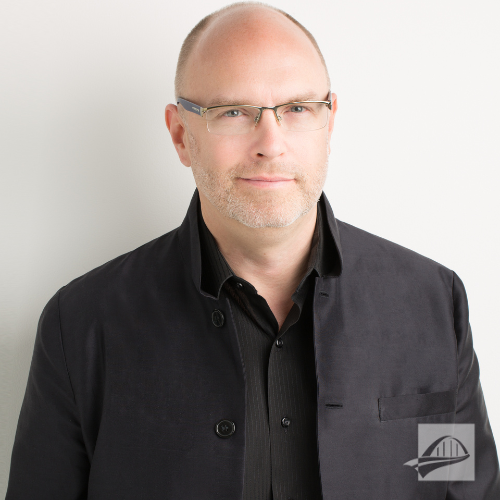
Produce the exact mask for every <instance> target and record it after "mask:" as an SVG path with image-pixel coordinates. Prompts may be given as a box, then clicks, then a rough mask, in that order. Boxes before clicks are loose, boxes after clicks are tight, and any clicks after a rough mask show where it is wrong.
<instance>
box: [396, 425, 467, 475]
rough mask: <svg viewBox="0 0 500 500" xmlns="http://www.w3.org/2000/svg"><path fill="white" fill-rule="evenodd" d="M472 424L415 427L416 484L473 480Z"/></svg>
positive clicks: (414, 463)
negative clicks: (416, 444)
mask: <svg viewBox="0 0 500 500" xmlns="http://www.w3.org/2000/svg"><path fill="white" fill-rule="evenodd" d="M474 450H475V443H474V424H418V457H417V458H415V459H413V460H410V461H409V462H406V463H405V464H404V465H406V466H408V467H413V468H414V469H415V470H416V471H417V474H418V480H419V481H474V471H475V467H474Z"/></svg>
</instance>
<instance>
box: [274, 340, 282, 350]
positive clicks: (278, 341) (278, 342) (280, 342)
mask: <svg viewBox="0 0 500 500" xmlns="http://www.w3.org/2000/svg"><path fill="white" fill-rule="evenodd" d="M276 347H280V348H281V347H283V340H282V339H278V340H277V341H276Z"/></svg>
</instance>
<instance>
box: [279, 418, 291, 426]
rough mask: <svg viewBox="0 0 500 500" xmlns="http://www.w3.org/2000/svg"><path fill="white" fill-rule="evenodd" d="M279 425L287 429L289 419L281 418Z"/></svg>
mask: <svg viewBox="0 0 500 500" xmlns="http://www.w3.org/2000/svg"><path fill="white" fill-rule="evenodd" d="M281 425H282V426H283V427H288V426H289V425H290V419H289V418H288V417H283V418H282V419H281Z"/></svg>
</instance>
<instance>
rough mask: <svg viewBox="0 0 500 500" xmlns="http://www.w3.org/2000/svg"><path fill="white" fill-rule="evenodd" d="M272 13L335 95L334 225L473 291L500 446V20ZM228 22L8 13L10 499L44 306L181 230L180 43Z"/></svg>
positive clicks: (2, 377) (32, 6)
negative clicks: (312, 53)
mask: <svg viewBox="0 0 500 500" xmlns="http://www.w3.org/2000/svg"><path fill="white" fill-rule="evenodd" d="M271 3H272V4H273V5H276V6H277V7H281V8H284V9H285V10H287V11H288V12H289V13H290V14H292V15H293V16H295V17H296V18H297V19H298V20H299V21H301V22H302V23H303V24H304V25H305V26H306V27H307V28H308V29H309V30H310V31H312V33H313V34H314V35H315V36H316V38H317V40H318V43H319V45H320V47H321V48H322V51H323V53H324V56H325V59H326V61H327V64H328V67H329V71H330V75H331V79H332V91H333V92H335V93H336V94H337V96H338V111H337V115H336V121H335V129H334V132H333V139H332V154H331V157H330V171H329V177H328V180H327V184H326V186H325V192H326V194H327V196H328V198H329V200H330V203H331V204H332V207H333V210H334V213H335V215H336V217H337V218H339V219H340V220H342V221H345V222H349V223H350V224H353V225H355V226H357V227H360V228H362V229H364V230H367V231H369V232H372V233H374V234H377V235H379V236H382V237H384V238H387V239H389V240H392V241H394V242H396V243H399V244H401V245H403V246H405V247H408V248H411V249H412V250H415V251H417V252H419V253H421V254H423V255H425V256H427V257H430V258H431V259H434V260H436V261H438V262H440V263H442V264H444V265H445V266H447V267H449V268H450V269H453V270H454V271H455V272H456V273H457V274H458V275H459V276H460V278H461V279H462V280H463V282H464V284H465V287H466V290H467V294H468V297H469V307H470V321H471V325H472V331H473V338H474V347H475V350H476V353H477V356H478V358H479V363H480V368H481V383H482V387H483V391H484V394H485V399H486V404H487V409H488V413H489V417H490V422H491V425H492V428H493V432H494V435H495V437H496V441H497V443H498V444H499V447H500V398H499V397H498V396H499V389H498V381H499V380H500V363H499V357H498V356H499V350H500V341H499V326H498V318H497V314H498V311H499V309H500V291H499V290H500V289H499V281H500V259H499V253H500V236H499V217H500V202H499V196H498V190H499V186H500V175H499V168H500V147H499V137H500V97H499V96H500V70H499V61H500V30H499V29H498V22H499V15H500V5H499V3H498V1H497V0H489V1H486V0H479V1H478V0H476V1H474V2H473V1H471V0H467V1H464V0H454V1H451V0H446V1H445V0H418V1H417V0H412V1H408V0H377V1H376V2H373V1H371V0H349V1H346V0H343V1H341V0H338V1H334V2H326V1H319V0H309V1H307V2H303V1H302V2H299V1H293V0H286V1H285V0H274V1H271ZM223 5H225V3H223V2H222V1H215V0H203V1H201V0H198V1H194V0H187V1H184V2H175V3H174V2H168V1H165V0H163V1H158V0H141V1H139V0H120V1H118V0H99V1H97V0H87V1H85V2H83V1H75V0H44V1H43V2H40V1H36V0H15V1H14V0H7V1H6V0H3V1H2V3H1V4H0V47H2V49H1V54H0V127H1V129H0V143H1V147H0V168H1V180H0V203H1V212H0V213H1V217H2V225H1V233H0V234H1V237H2V242H1V243H2V244H1V245H0V252H1V261H0V262H1V275H0V309H1V310H0V370H1V373H0V384H1V386H0V419H1V420H0V443H1V450H0V496H2V498H3V495H2V494H4V493H5V489H6V483H7V477H8V471H9V465H10V454H11V450H12V444H13V439H14V433H15V429H16V425H17V419H18V415H19V410H20V407H21V403H22V398H23V395H24V390H25V386H26V380H27V375H28V370H29V365H30V361H31V355H32V350H33V342H34V338H35V332H36V325H37V322H38V318H39V316H40V314H41V311H42V309H43V306H44V305H45V304H46V303H47V301H48V300H49V298H50V297H51V296H52V295H53V294H54V293H55V292H56V291H57V290H58V289H59V288H60V287H61V286H63V285H65V284H66V283H68V282H69V281H70V280H72V279H74V278H76V277H77V276H80V275H81V274H83V273H85V272H87V271H89V270H91V269H93V268H94V267H96V266H98V265H100V264H102V263H104V262H106V261H108V260H110V259H112V258H114V257H116V256H118V255H120V254H123V253H125V252H128V251H130V250H132V249H134V248H136V247H138V246H139V245H141V244H143V243H145V242H147V241H149V240H151V239H154V238H156V237H157V236H160V235H161V234H163V233H166V232H168V231H170V230H171V229H173V228H175V227H176V226H178V225H179V224H180V223H181V222H182V219H183V217H184V215H185V212H186V209H187V207H188V204H189V201H190V199H191V196H192V193H193V190H194V188H195V184H194V181H193V178H192V174H191V171H190V169H188V168H186V167H184V166H182V165H181V163H180V162H179V160H178V158H177V156H176V153H175V150H174V148H173V146H172V144H171V142H170V137H169V135H168V131H167V129H166V127H165V123H164V118H163V116H164V108H165V105H166V104H168V103H169V102H172V101H173V99H174V93H173V79H174V72H175V65H176V61H177V55H178V52H179V49H180V46H181V43H182V41H183V39H184V37H185V36H186V35H187V33H188V32H189V30H190V29H191V28H192V27H193V26H194V25H195V24H196V22H197V21H198V20H200V19H201V18H202V17H203V16H205V15H206V14H208V13H210V12H212V11H213V10H215V9H217V8H219V7H222V6H223ZM27 479H28V478H27Z"/></svg>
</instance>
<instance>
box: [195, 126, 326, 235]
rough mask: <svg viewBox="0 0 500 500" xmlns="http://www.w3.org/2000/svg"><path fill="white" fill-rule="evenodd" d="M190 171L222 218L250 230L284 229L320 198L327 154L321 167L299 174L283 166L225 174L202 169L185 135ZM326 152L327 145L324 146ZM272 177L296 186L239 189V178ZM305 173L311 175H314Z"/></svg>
mask: <svg viewBox="0 0 500 500" xmlns="http://www.w3.org/2000/svg"><path fill="white" fill-rule="evenodd" d="M188 137H189V142H190V152H191V168H192V170H193V176H194V179H195V183H196V186H197V187H198V190H199V191H201V192H202V193H203V194H204V195H205V197H206V198H207V199H208V201H209V202H210V203H211V204H212V205H213V206H214V207H215V208H216V209H217V210H218V211H219V212H220V213H221V214H222V215H224V216H226V217H230V218H231V219H234V220H236V221H238V222H240V223H241V224H244V225H245V226H248V227H251V228H265V227H286V226H289V225H290V224H293V223H294V222H295V221H296V220H297V219H298V218H299V217H301V216H303V215H305V214H307V213H308V212H309V211H310V210H311V209H312V208H313V207H314V205H315V203H317V201H318V200H319V198H320V196H321V192H322V190H323V186H324V185H325V181H326V176H327V173H328V154H327V158H326V161H325V163H324V164H322V165H319V166H317V167H314V168H307V169H306V172H303V171H301V169H300V168H296V167H294V166H293V165H292V166H290V165H288V164H286V163H283V162H278V163H272V164H266V165H265V167H264V168H262V162H253V163H252V164H249V165H243V164H237V165H236V166H235V167H233V168H231V169H230V170H228V171H225V172H224V173H218V172H216V171H214V170H213V169H210V168H209V167H207V166H205V165H204V164H203V162H202V161H201V159H200V149H199V147H198V144H197V142H196V139H195V138H194V136H193V135H192V134H191V132H190V131H188ZM325 150H327V145H326V144H325ZM264 171H265V173H266V174H268V175H272V176H277V175H280V176H283V177H287V178H290V177H293V178H295V181H293V182H294V183H295V186H293V187H292V188H291V190H290V189H289V188H286V187H284V188H283V189H269V190H267V189H258V188H252V187H246V188H243V187H242V186H238V184H239V183H240V182H242V181H238V180H237V179H238V178H239V177H245V178H248V177H250V176H251V175H252V173H255V172H259V173H262V172H264ZM308 172H313V175H311V174H309V173H308Z"/></svg>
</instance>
